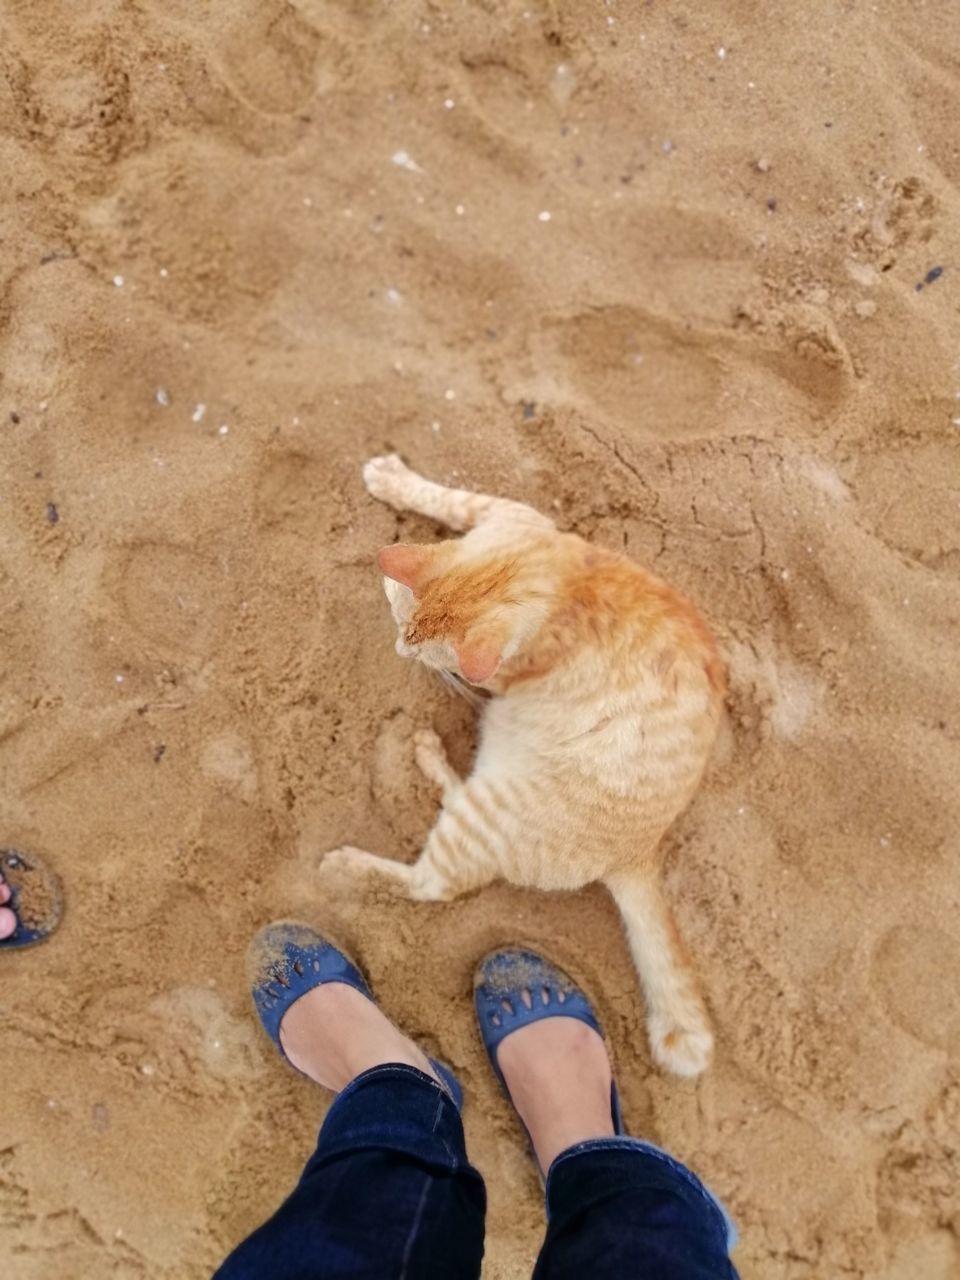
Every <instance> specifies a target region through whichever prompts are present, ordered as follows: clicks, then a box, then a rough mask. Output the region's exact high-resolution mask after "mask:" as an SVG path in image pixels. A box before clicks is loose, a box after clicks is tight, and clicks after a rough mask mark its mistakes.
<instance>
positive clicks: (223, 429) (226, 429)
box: [217, 422, 230, 436]
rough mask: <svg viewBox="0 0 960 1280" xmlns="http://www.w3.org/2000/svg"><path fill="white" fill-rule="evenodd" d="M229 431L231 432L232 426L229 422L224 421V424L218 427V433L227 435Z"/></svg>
mask: <svg viewBox="0 0 960 1280" xmlns="http://www.w3.org/2000/svg"><path fill="white" fill-rule="evenodd" d="M229 432H230V428H229V427H228V426H227V424H226V423H225V422H224V423H222V424H221V425H220V426H219V427H218V428H217V434H218V435H221V436H225V435H228V434H229Z"/></svg>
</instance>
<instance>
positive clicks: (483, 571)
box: [377, 542, 543, 685]
mask: <svg viewBox="0 0 960 1280" xmlns="http://www.w3.org/2000/svg"><path fill="white" fill-rule="evenodd" d="M463 545H464V544H463V542H441V543H437V544H435V545H434V546H407V545H404V544H402V543H397V544H395V545H393V546H390V547H385V548H384V549H383V550H382V551H381V552H380V554H379V556H378V557H377V563H378V564H379V566H380V568H381V569H382V571H383V573H384V582H383V586H384V590H385V592H386V594H387V599H388V600H389V601H390V609H391V611H392V613H393V618H394V621H395V622H396V624H397V632H398V634H397V643H396V649H397V653H399V654H400V655H401V656H402V657H410V658H417V659H419V661H420V662H423V663H424V664H425V665H426V666H428V667H434V668H436V669H437V670H439V671H452V672H454V673H455V674H458V675H461V676H463V678H464V679H465V680H468V681H469V682H470V683H471V684H479V685H483V684H485V683H486V682H487V681H489V680H491V679H492V678H493V677H494V676H495V674H496V672H497V670H498V669H499V667H500V665H501V664H502V663H503V662H504V661H506V660H507V659H508V658H509V657H511V656H512V655H513V654H514V653H516V652H517V650H518V648H519V646H520V644H521V643H522V641H523V639H524V637H525V636H526V635H527V634H528V633H529V631H530V628H531V624H532V622H533V618H534V614H536V622H537V625H539V621H540V620H541V619H542V616H543V609H542V608H541V607H539V606H538V605H532V604H531V602H530V601H529V600H526V599H524V593H523V591H522V590H518V587H519V582H518V578H519V573H518V566H517V564H516V562H515V560H514V559H513V558H510V557H503V556H501V557H490V556H485V557H483V558H480V559H478V558H477V557H471V556H469V555H468V554H465V553H464V552H463V550H462V548H463Z"/></svg>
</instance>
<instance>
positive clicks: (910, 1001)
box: [873, 925, 960, 1053]
mask: <svg viewBox="0 0 960 1280" xmlns="http://www.w3.org/2000/svg"><path fill="white" fill-rule="evenodd" d="M958 973H960V941H958V940H957V939H956V938H953V937H950V935H949V934H946V933H944V932H942V930H940V929H935V928H930V927H926V926H924V927H919V926H918V927H911V926H907V925H896V926H895V927H894V928H892V929H890V930H889V931H888V932H887V933H885V934H884V936H883V937H882V938H881V939H880V942H879V944H878V945H877V949H876V951H875V952H874V957H873V979H874V982H875V984H876V988H877V990H878V992H879V995H880V998H881V1000H882V1001H883V1004H884V1007H885V1008H886V1011H887V1013H888V1015H889V1017H890V1019H891V1021H892V1022H894V1023H895V1024H896V1025H897V1026H898V1027H900V1028H901V1029H902V1030H904V1031H908V1032H909V1033H910V1035H912V1036H915V1037H916V1038H917V1039H918V1040H920V1041H922V1043H923V1044H926V1045H932V1046H934V1047H935V1048H938V1049H946V1050H947V1051H948V1052H950V1053H956V1052H957V1051H958V1050H960V988H958V986H957V983H956V981H955V980H954V979H955V977H956V975H957V974H958Z"/></svg>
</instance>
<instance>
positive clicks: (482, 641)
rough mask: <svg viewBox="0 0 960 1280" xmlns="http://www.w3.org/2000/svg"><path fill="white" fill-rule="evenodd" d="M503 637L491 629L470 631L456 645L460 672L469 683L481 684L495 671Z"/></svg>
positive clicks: (498, 663) (501, 656)
mask: <svg viewBox="0 0 960 1280" xmlns="http://www.w3.org/2000/svg"><path fill="white" fill-rule="evenodd" d="M503 643H504V637H503V636H501V635H498V634H496V632H492V631H480V632H472V633H471V634H470V635H468V636H467V637H466V638H465V639H464V640H462V641H461V642H460V644H458V645H456V646H455V648H456V651H457V661H458V662H459V663H460V674H461V675H462V676H463V678H464V680H469V681H470V683H471V684H483V683H484V681H486V680H489V679H491V678H492V677H493V676H494V675H496V673H497V668H498V667H499V666H500V662H501V660H502V658H503Z"/></svg>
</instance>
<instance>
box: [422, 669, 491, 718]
mask: <svg viewBox="0 0 960 1280" xmlns="http://www.w3.org/2000/svg"><path fill="white" fill-rule="evenodd" d="M434 670H435V671H437V675H438V676H439V677H440V679H441V680H442V681H443V683H444V684H445V685H446V686H447V688H448V689H452V690H453V691H454V693H458V694H459V695H460V697H461V698H463V699H464V701H465V702H469V703H470V705H471V707H473V709H474V711H479V710H480V708H481V707H483V706H484V705H485V704H486V702H487V699H486V697H485V696H484V695H483V694H482V693H478V692H477V690H476V689H474V688H473V686H472V685H469V684H467V683H466V682H465V681H463V680H461V679H460V677H459V676H458V675H455V674H454V673H453V672H452V671H441V670H437V668H434Z"/></svg>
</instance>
